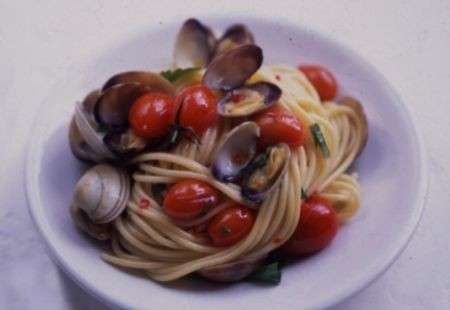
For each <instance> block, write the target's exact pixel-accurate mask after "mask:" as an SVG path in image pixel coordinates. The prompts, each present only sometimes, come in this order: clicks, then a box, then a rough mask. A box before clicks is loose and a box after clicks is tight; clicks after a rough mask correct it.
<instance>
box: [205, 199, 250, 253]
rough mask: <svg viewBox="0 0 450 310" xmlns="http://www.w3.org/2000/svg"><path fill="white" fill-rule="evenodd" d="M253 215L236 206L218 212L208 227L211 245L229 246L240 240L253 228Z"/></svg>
mask: <svg viewBox="0 0 450 310" xmlns="http://www.w3.org/2000/svg"><path fill="white" fill-rule="evenodd" d="M254 222H255V213H254V212H253V211H252V210H250V209H248V208H246V207H244V206H241V205H238V204H235V205H233V206H231V207H229V208H226V209H224V210H222V211H220V212H219V213H218V214H217V215H216V216H214V217H213V219H212V220H211V222H210V223H209V225H208V234H209V236H210V238H211V240H212V243H213V245H215V246H218V247H224V246H230V245H233V244H235V243H237V242H239V241H240V240H242V239H243V238H244V237H245V236H247V234H248V233H249V232H250V230H251V229H252V227H253V224H254Z"/></svg>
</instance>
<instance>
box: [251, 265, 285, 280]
mask: <svg viewBox="0 0 450 310" xmlns="http://www.w3.org/2000/svg"><path fill="white" fill-rule="evenodd" d="M278 265H279V264H278V262H274V263H271V264H268V265H264V266H262V267H261V268H259V269H258V270H256V271H255V272H254V273H253V274H252V275H251V276H250V279H253V280H256V281H260V282H265V283H270V284H279V283H280V281H281V271H280V268H279V266H278Z"/></svg>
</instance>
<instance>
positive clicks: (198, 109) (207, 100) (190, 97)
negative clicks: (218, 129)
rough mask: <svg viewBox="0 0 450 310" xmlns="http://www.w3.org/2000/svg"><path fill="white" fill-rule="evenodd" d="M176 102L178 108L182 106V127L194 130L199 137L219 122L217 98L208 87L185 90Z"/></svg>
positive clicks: (201, 86)
mask: <svg viewBox="0 0 450 310" xmlns="http://www.w3.org/2000/svg"><path fill="white" fill-rule="evenodd" d="M175 102H176V104H177V106H179V105H181V111H180V120H179V121H180V125H181V126H182V127H185V128H189V127H190V128H192V129H193V130H194V131H195V133H196V134H197V135H199V136H200V135H202V134H203V132H205V130H206V129H208V128H209V127H211V126H212V125H214V124H215V123H216V122H217V120H218V115H217V112H216V106H217V98H216V96H215V95H214V93H213V92H212V91H211V90H210V89H209V88H208V87H206V86H203V85H194V86H188V87H186V88H184V89H183V90H182V91H181V92H180V94H178V95H177V97H176V99H175Z"/></svg>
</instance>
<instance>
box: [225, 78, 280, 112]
mask: <svg viewBox="0 0 450 310" xmlns="http://www.w3.org/2000/svg"><path fill="white" fill-rule="evenodd" d="M280 96H281V89H280V88H279V87H278V86H277V85H275V84H272V83H269V82H258V83H255V84H251V85H244V86H242V87H239V88H235V89H233V90H231V91H229V92H228V93H227V94H226V95H225V96H224V97H223V98H222V99H221V100H220V101H219V103H218V105H217V112H218V113H219V114H220V115H222V116H225V117H241V116H247V115H251V114H254V113H256V112H259V111H261V110H264V109H267V108H268V107H270V106H272V105H273V104H274V103H276V102H277V101H278V99H280Z"/></svg>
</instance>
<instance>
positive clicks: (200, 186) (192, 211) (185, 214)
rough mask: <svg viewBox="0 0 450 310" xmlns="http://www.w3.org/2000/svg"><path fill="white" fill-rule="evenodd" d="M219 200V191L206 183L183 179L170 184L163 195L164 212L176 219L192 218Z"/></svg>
mask: <svg viewBox="0 0 450 310" xmlns="http://www.w3.org/2000/svg"><path fill="white" fill-rule="evenodd" d="M218 202H219V192H218V191H217V190H216V189H215V188H214V187H212V186H211V185H209V184H208V183H205V182H201V181H197V180H184V181H181V182H178V183H175V184H174V185H172V186H171V187H170V188H169V190H168V191H167V194H166V196H165V197H164V202H163V208H164V212H165V213H166V214H167V215H168V216H170V217H171V218H174V219H177V220H192V219H195V218H197V217H199V216H201V215H202V214H203V213H205V212H207V211H208V210H209V209H210V208H212V207H214V206H216V205H217V203H218Z"/></svg>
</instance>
